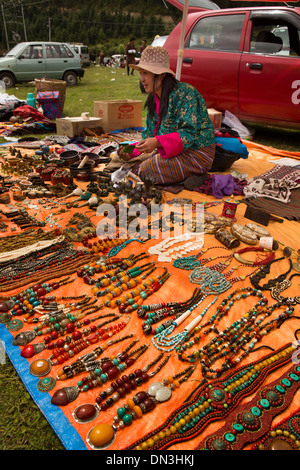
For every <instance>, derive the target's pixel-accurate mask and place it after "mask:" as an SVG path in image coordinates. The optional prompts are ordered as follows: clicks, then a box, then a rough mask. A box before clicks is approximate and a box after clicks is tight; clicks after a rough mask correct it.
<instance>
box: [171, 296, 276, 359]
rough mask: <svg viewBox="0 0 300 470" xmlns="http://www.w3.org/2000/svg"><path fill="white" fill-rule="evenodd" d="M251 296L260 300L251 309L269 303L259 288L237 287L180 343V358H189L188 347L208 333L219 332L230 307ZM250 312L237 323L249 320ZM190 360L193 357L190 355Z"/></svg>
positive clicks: (177, 349) (178, 351)
mask: <svg viewBox="0 0 300 470" xmlns="http://www.w3.org/2000/svg"><path fill="white" fill-rule="evenodd" d="M250 296H257V297H258V298H259V299H260V300H259V302H258V303H257V304H256V305H255V307H253V308H251V309H250V311H251V312H252V311H254V310H255V309H257V308H259V306H261V308H263V307H264V305H266V304H267V302H268V300H267V299H266V298H265V297H263V294H262V292H261V291H258V290H257V289H252V288H251V287H242V288H238V289H236V290H235V291H234V292H232V293H231V294H229V295H228V296H227V297H226V298H225V299H223V300H222V302H221V304H220V305H219V307H218V308H217V310H216V313H215V314H213V315H212V316H211V317H210V319H209V320H207V321H206V323H204V324H203V325H198V326H196V327H195V329H194V330H193V331H192V332H191V333H190V334H189V335H188V336H187V337H186V338H185V343H184V342H182V343H181V344H180V345H178V346H177V347H176V352H177V353H178V358H179V359H180V360H187V355H186V353H185V351H186V350H187V349H188V348H191V347H192V346H193V345H195V344H198V343H199V342H200V340H201V338H202V337H204V336H206V335H208V334H209V333H211V332H214V333H216V334H218V333H219V332H218V330H217V325H218V323H219V322H220V321H221V319H222V318H223V317H224V316H225V315H228V314H229V311H230V309H231V308H232V306H233V305H234V304H235V302H236V301H239V300H244V299H246V298H247V297H250ZM248 316H249V314H248V313H247V314H245V315H244V316H243V317H242V318H241V319H240V320H238V321H237V322H236V325H238V324H239V323H243V322H246V321H247V318H248ZM199 332H201V334H200V335H198V336H195V335H196V333H199ZM190 360H192V358H191V357H190Z"/></svg>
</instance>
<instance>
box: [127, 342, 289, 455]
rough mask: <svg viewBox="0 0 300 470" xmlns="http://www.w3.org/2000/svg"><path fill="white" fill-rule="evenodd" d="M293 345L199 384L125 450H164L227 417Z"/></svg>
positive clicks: (283, 360)
mask: <svg viewBox="0 0 300 470" xmlns="http://www.w3.org/2000/svg"><path fill="white" fill-rule="evenodd" d="M295 348H296V346H295V345H294V344H291V343H290V344H288V345H285V346H283V347H282V348H280V349H278V350H277V351H273V352H272V353H271V354H269V355H267V356H265V357H263V358H262V359H259V360H257V361H256V362H253V363H251V364H248V365H246V366H243V367H240V368H239V369H237V370H236V371H231V372H228V373H227V375H226V377H224V379H216V380H214V381H212V382H210V383H209V384H207V383H204V384H203V383H201V384H200V385H199V386H198V387H197V388H196V389H195V390H194V391H193V392H192V393H191V394H190V396H189V397H188V398H187V399H186V400H185V401H184V403H183V404H181V405H180V406H179V407H178V408H177V409H176V410H175V411H173V412H172V413H171V414H170V415H169V416H168V418H167V419H166V420H165V422H164V423H163V424H162V425H160V426H159V427H157V428H156V429H154V430H153V431H151V432H150V433H148V434H147V435H146V436H144V437H142V438H140V439H138V440H137V441H136V442H134V443H133V444H131V445H129V446H128V447H126V448H125V449H124V450H148V449H149V450H158V449H160V450H164V449H166V448H168V447H170V446H171V445H174V444H176V443H179V442H185V441H187V440H189V439H193V438H195V437H196V436H198V435H199V434H200V433H201V432H203V430H204V429H205V428H206V426H208V425H209V424H210V423H211V422H214V421H217V420H224V419H226V417H227V416H228V415H229V414H230V413H231V412H232V411H233V410H234V409H235V408H236V406H237V405H238V404H239V403H240V401H241V400H243V399H245V398H246V397H247V396H249V395H251V394H252V393H253V392H254V391H255V390H257V389H258V388H259V387H260V386H261V384H262V383H263V381H264V380H265V378H266V377H267V376H268V375H269V374H271V373H272V372H274V371H275V370H277V369H278V368H280V367H283V366H284V365H286V364H287V363H289V362H290V360H291V357H292V355H293V352H294V351H295ZM205 382H206V381H205Z"/></svg>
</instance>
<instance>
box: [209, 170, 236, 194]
mask: <svg viewBox="0 0 300 470" xmlns="http://www.w3.org/2000/svg"><path fill="white" fill-rule="evenodd" d="M211 187H212V192H213V195H214V196H215V197H216V198H217V199H222V197H223V196H231V194H233V188H234V179H233V176H232V175H214V178H213V181H212V185H211Z"/></svg>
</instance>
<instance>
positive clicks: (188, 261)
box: [173, 246, 232, 270]
mask: <svg viewBox="0 0 300 470" xmlns="http://www.w3.org/2000/svg"><path fill="white" fill-rule="evenodd" d="M220 248H222V249H224V250H229V249H230V248H227V247H225V246H212V247H209V248H204V249H203V250H201V251H199V253H198V254H197V255H190V256H184V257H181V258H177V259H175V260H174V261H173V266H174V267H175V268H178V269H185V270H191V269H195V268H196V267H198V266H203V265H204V264H207V263H209V262H210V261H213V260H215V259H217V258H226V259H231V258H232V255H224V256H212V257H210V258H205V259H202V258H201V256H202V255H203V254H204V253H206V252H207V251H208V250H217V249H220ZM199 258H201V259H200V261H199ZM220 263H221V264H224V268H225V267H226V264H229V263H228V262H227V263H226V262H225V263H222V261H221V262H220Z"/></svg>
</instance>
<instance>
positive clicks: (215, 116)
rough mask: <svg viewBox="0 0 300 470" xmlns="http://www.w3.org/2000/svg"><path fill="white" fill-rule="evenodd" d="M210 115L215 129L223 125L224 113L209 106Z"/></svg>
mask: <svg viewBox="0 0 300 470" xmlns="http://www.w3.org/2000/svg"><path fill="white" fill-rule="evenodd" d="M207 111H208V115H209V117H210V119H211V122H212V123H213V126H214V129H219V128H220V127H222V113H221V111H217V110H216V109H214V108H208V110H207Z"/></svg>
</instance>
